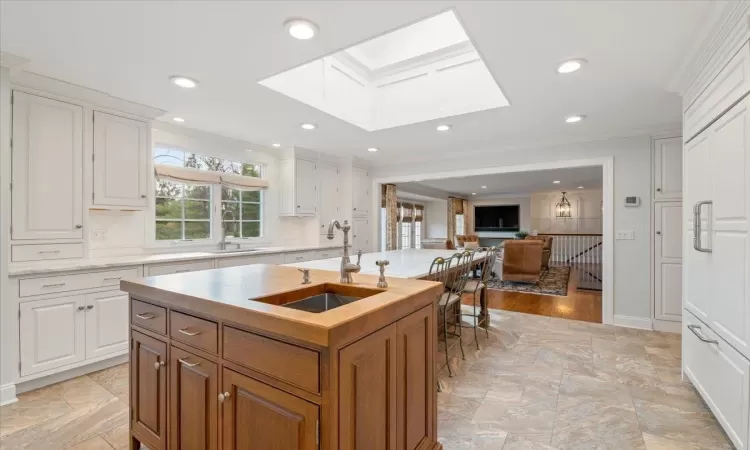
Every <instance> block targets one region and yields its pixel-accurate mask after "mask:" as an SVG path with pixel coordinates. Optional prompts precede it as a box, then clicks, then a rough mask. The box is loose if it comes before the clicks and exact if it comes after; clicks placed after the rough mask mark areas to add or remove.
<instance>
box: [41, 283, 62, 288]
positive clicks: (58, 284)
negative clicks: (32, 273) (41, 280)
mask: <svg viewBox="0 0 750 450" xmlns="http://www.w3.org/2000/svg"><path fill="white" fill-rule="evenodd" d="M60 286H65V283H55V284H43V285H42V287H43V288H48V287H60Z"/></svg>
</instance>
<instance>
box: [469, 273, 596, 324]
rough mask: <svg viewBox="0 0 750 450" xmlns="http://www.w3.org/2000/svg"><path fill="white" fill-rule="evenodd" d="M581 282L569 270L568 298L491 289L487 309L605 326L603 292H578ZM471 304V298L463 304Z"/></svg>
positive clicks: (575, 274) (576, 275)
mask: <svg viewBox="0 0 750 450" xmlns="http://www.w3.org/2000/svg"><path fill="white" fill-rule="evenodd" d="M578 279H579V274H578V273H577V269H576V268H575V267H574V268H573V269H572V270H571V271H570V281H569V282H568V295H567V297H558V296H554V295H537V294H528V293H525V292H507V291H499V290H497V289H490V290H488V291H487V293H488V305H487V306H488V307H489V308H491V309H502V310H505V311H515V312H521V313H526V314H536V315H539V316H548V317H560V318H563V319H571V320H582V321H585V322H594V323H602V294H601V292H594V291H579V290H578ZM471 301H472V300H471V296H469V297H464V299H463V303H464V304H471Z"/></svg>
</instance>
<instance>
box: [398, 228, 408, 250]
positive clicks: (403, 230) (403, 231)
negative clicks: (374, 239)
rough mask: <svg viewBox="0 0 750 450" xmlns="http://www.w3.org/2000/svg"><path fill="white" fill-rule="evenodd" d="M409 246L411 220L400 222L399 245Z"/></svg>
mask: <svg viewBox="0 0 750 450" xmlns="http://www.w3.org/2000/svg"><path fill="white" fill-rule="evenodd" d="M399 248H411V222H401V246H400V247H399Z"/></svg>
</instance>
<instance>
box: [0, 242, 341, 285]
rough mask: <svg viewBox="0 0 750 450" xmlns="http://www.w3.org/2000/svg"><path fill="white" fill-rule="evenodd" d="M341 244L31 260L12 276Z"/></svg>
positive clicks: (13, 270) (15, 265) (15, 267)
mask: <svg viewBox="0 0 750 450" xmlns="http://www.w3.org/2000/svg"><path fill="white" fill-rule="evenodd" d="M339 247H341V244H331V245H323V246H297V247H282V246H273V247H262V249H260V250H253V249H247V251H239V252H228V253H212V252H175V253H158V254H140V255H128V256H107V257H98V258H82V259H60V260H55V261H30V262H19V263H11V264H9V266H8V275H10V276H11V277H18V276H22V275H37V274H47V273H53V272H68V271H74V270H88V269H106V268H111V267H124V266H137V265H142V264H159V263H169V262H181V261H194V260H201V259H218V258H237V257H243V256H261V255H276V254H284V253H294V252H301V251H316V250H326V249H331V248H339Z"/></svg>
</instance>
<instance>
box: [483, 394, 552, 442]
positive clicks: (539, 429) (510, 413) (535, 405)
mask: <svg viewBox="0 0 750 450" xmlns="http://www.w3.org/2000/svg"><path fill="white" fill-rule="evenodd" d="M556 404H557V398H555V397H546V398H542V399H523V398H521V400H518V401H503V400H497V399H495V398H491V397H489V396H488V397H485V399H484V400H483V401H482V404H481V405H479V408H478V409H477V412H476V414H475V415H474V421H475V422H477V423H485V422H489V423H492V424H494V425H495V426H497V427H498V428H500V429H502V430H505V431H507V432H509V433H516V434H547V433H551V432H552V429H553V427H554V423H555V406H556Z"/></svg>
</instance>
